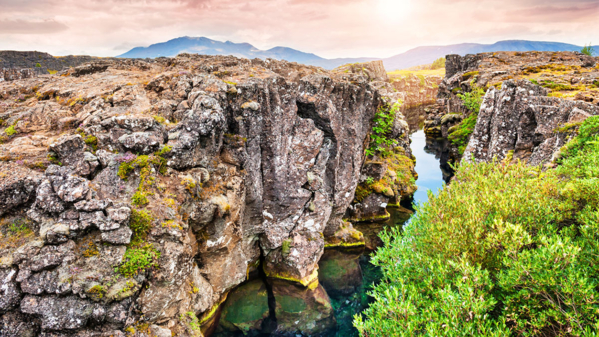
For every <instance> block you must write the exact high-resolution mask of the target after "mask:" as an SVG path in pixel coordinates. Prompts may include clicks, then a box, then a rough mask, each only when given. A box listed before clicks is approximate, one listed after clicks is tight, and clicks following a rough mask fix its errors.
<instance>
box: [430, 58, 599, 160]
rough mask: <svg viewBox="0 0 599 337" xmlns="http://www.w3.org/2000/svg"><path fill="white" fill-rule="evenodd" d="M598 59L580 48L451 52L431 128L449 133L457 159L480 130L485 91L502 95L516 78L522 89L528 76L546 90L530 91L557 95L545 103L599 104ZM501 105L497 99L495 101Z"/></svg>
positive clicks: (432, 133)
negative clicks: (471, 137)
mask: <svg viewBox="0 0 599 337" xmlns="http://www.w3.org/2000/svg"><path fill="white" fill-rule="evenodd" d="M597 61H598V59H597V58H594V57H590V56H587V55H583V54H581V53H577V52H524V53H518V52H496V53H482V54H476V55H466V56H464V57H461V56H458V55H448V56H447V62H446V76H445V79H443V82H442V83H441V84H440V85H439V94H438V101H437V104H436V106H435V107H434V108H433V109H430V110H429V114H428V116H427V120H426V122H425V131H426V132H427V134H429V135H430V136H433V137H443V138H449V139H450V145H451V149H450V150H451V157H452V160H453V161H456V160H459V159H460V158H461V156H462V155H463V153H464V151H465V150H466V145H467V144H468V141H469V139H470V135H471V134H472V132H474V126H475V125H476V120H477V115H478V107H479V106H480V104H481V102H482V99H483V96H484V95H485V93H487V96H488V95H489V92H493V94H492V95H496V93H497V92H498V91H499V90H501V91H502V92H505V93H507V92H512V91H513V89H510V88H512V87H509V86H510V85H511V84H507V85H508V87H506V88H503V87H502V83H506V82H505V81H510V80H513V81H518V82H517V83H519V84H518V85H517V86H518V87H519V88H520V89H518V90H517V91H521V90H524V89H522V88H527V87H529V86H528V85H527V84H526V83H524V82H522V81H528V82H529V83H531V84H533V85H534V87H537V86H538V87H541V88H543V90H544V91H543V90H541V91H538V90H537V89H535V90H534V93H532V94H530V96H539V95H541V96H550V97H551V98H557V99H542V100H540V101H539V102H538V104H539V105H543V104H545V103H547V104H557V103H556V102H562V101H564V100H565V101H572V102H573V101H582V102H586V103H588V104H590V105H594V106H599V63H598V62H597ZM508 83H514V82H508ZM539 90H540V89H539ZM506 95H507V96H505V99H506V100H507V99H512V98H514V96H513V95H515V94H514V93H511V94H506ZM493 97H495V96H493ZM559 99H562V100H559ZM489 104H490V103H488V104H487V108H488V107H489ZM498 104H499V103H493V106H497V105H498ZM560 104H562V103H560ZM563 104H566V105H571V104H572V103H563ZM577 104H579V103H577ZM474 107H475V108H474ZM481 112H482V109H481ZM566 119H568V118H566ZM514 132H515V131H514ZM545 135H546V133H545ZM541 138H542V139H541ZM541 138H539V139H541V140H542V141H544V140H545V138H543V137H541ZM535 146H536V145H535ZM527 148H529V149H530V147H527ZM491 152H493V151H491Z"/></svg>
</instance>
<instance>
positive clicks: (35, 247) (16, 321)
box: [0, 54, 414, 336]
mask: <svg viewBox="0 0 599 337" xmlns="http://www.w3.org/2000/svg"><path fill="white" fill-rule="evenodd" d="M365 67H372V68H373V69H375V68H376V70H377V71H378V72H379V75H380V74H384V68H383V67H382V64H381V63H380V62H375V63H372V64H369V65H365ZM27 77H28V76H25V78H15V79H12V80H7V81H4V82H0V98H1V100H2V101H1V103H0V119H1V120H2V125H3V126H4V132H3V133H2V139H1V141H2V144H1V145H0V158H1V161H0V175H1V177H2V179H1V183H0V216H1V217H2V236H3V240H2V246H1V247H0V252H1V254H0V256H1V258H0V261H1V264H0V266H1V269H0V271H1V273H2V277H1V279H2V295H3V296H2V301H1V302H0V312H1V314H2V325H1V326H2V327H3V328H2V330H3V331H4V334H5V335H20V336H28V335H44V336H54V335H64V334H67V335H77V336H104V335H106V336H112V335H115V336H118V335H124V334H128V335H135V334H137V335H144V334H150V335H157V336H167V335H169V336H170V335H171V334H175V335H181V336H184V335H190V336H200V335H202V334H206V335H210V334H213V333H214V332H215V329H217V328H218V331H221V330H222V329H229V330H231V331H246V332H247V331H249V330H251V329H256V328H258V329H263V330H264V331H268V332H271V333H274V334H278V335H294V336H295V335H296V334H305V335H319V334H325V333H327V332H328V331H330V330H332V329H334V328H335V317H334V315H333V311H332V308H331V303H330V300H329V297H328V295H327V293H326V291H325V290H324V289H323V287H322V285H321V284H320V283H319V280H318V269H319V267H318V264H319V262H321V257H322V256H323V252H324V250H325V247H326V248H327V249H329V250H330V249H332V248H335V247H349V248H351V247H358V248H359V247H364V246H365V244H366V243H365V239H364V236H363V234H362V233H360V232H359V231H357V230H356V229H355V228H353V226H352V223H350V222H348V221H347V219H348V217H351V216H350V215H348V213H347V212H348V209H350V208H352V207H351V206H352V205H353V209H360V207H361V208H362V210H361V211H356V212H354V215H353V216H354V217H356V216H364V217H369V216H370V217H376V216H377V214H378V213H380V212H383V217H384V218H388V217H389V214H388V213H387V211H386V210H385V206H384V205H383V204H384V203H386V202H395V203H399V201H401V200H402V199H405V198H409V196H410V194H411V191H413V189H414V187H413V180H414V179H413V178H412V179H410V178H409V177H411V175H412V174H413V166H414V163H413V161H412V159H411V158H410V148H409V138H408V137H409V135H408V131H409V130H408V125H407V123H406V122H405V121H404V118H403V116H402V115H401V113H400V112H397V117H398V118H396V119H395V120H394V122H393V123H392V125H391V132H392V135H393V139H394V140H395V143H394V145H393V147H392V151H393V153H394V156H393V161H392V162H389V163H387V162H383V163H380V162H377V161H376V157H371V159H370V161H371V163H369V164H367V165H366V168H364V170H365V172H370V171H376V172H378V174H379V176H378V179H380V180H381V182H382V183H384V184H385V185H384V187H383V188H375V189H370V188H367V189H368V190H367V191H364V193H363V194H364V197H365V198H367V199H368V201H367V202H364V203H357V204H356V202H354V194H355V191H356V188H357V187H358V185H359V184H362V185H364V181H365V180H366V178H367V177H368V175H369V174H370V173H366V174H363V167H364V160H365V156H364V151H365V150H366V148H367V147H368V146H369V142H368V137H369V135H370V132H371V129H372V127H373V123H374V119H375V115H376V114H377V113H380V114H387V113H388V110H385V109H389V106H390V105H391V104H394V103H395V102H396V101H397V99H401V98H402V97H403V96H402V95H403V93H397V92H395V91H394V90H392V89H391V87H390V86H389V82H388V81H387V79H386V78H379V77H377V76H376V75H373V76H370V75H368V74H367V73H366V72H365V71H362V67H361V68H360V71H357V70H356V71H347V72H346V71H331V72H327V71H324V70H323V69H321V68H316V67H309V66H302V65H298V64H295V63H288V62H284V61H274V60H266V61H262V60H258V59H255V60H245V59H238V58H235V57H223V56H215V57H207V56H199V55H188V54H183V55H180V56H178V57H176V58H172V59H157V60H144V61H142V60H107V61H102V62H94V63H89V64H84V65H81V66H77V67H72V68H68V69H65V70H63V71H62V72H60V73H58V74H56V75H43V76H33V75H32V76H31V77H29V78H27ZM385 86H387V87H389V89H388V90H385V89H383V87H385ZM385 107H387V108H385ZM390 165H395V166H397V165H403V166H402V167H405V168H407V172H400V171H397V172H396V171H395V170H397V169H398V168H395V169H393V170H392V169H390V168H389V166H390ZM395 166H394V167H395ZM398 173H400V174H401V175H402V177H401V178H398V177H397V175H398ZM372 175H375V173H373V174H372ZM404 175H405V177H403V176H404ZM390 200H391V201H390ZM381 205H383V207H382V208H381ZM369 206H371V207H370V208H369ZM358 213H359V214H361V215H356V214H358ZM329 255H330V254H329ZM248 282H249V283H248ZM325 282H326V281H325ZM241 284H244V285H243V287H242V288H238V286H239V285H241ZM248 289H250V290H251V296H254V297H255V298H256V301H254V302H253V303H255V305H259V306H260V308H261V309H260V310H261V311H259V312H258V316H255V317H254V316H252V317H251V319H250V320H249V321H245V320H244V321H242V322H240V321H239V320H235V319H234V318H235V317H237V318H239V317H240V315H241V314H240V312H239V310H238V311H237V313H236V314H233V316H232V315H231V314H228V313H229V312H230V310H233V311H235V301H236V299H240V298H244V295H243V294H244V291H248ZM233 290H235V291H234V292H232V291H233ZM229 295H230V296H231V298H230V299H229V300H227V298H228V296H229ZM256 296H257V297H256ZM231 306H232V308H233V309H231ZM297 306H300V307H301V308H302V310H301V314H298V312H297ZM241 317H245V316H243V315H241ZM274 317H276V321H275V320H274ZM219 323H220V324H219ZM218 331H217V332H218Z"/></svg>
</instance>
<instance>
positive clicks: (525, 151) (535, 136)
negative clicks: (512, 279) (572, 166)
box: [464, 80, 599, 165]
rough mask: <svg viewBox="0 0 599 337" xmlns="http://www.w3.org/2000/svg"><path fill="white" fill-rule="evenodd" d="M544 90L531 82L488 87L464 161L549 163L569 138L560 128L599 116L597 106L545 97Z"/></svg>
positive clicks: (507, 82)
mask: <svg viewBox="0 0 599 337" xmlns="http://www.w3.org/2000/svg"><path fill="white" fill-rule="evenodd" d="M547 91H548V90H547V89H545V88H542V87H540V86H537V85H535V84H533V83H531V82H530V81H526V80H520V81H512V80H509V81H505V82H503V85H502V87H501V90H497V89H495V88H491V89H489V91H487V94H486V95H485V98H484V100H483V103H482V105H481V108H480V112H479V114H478V120H477V122H476V127H475V129H474V133H473V134H472V137H471V138H470V142H469V143H468V146H467V147H466V151H465V152H464V160H472V159H474V160H475V161H491V160H492V159H493V158H497V159H499V160H501V159H504V158H505V157H506V156H507V154H508V152H510V151H512V152H513V158H515V159H522V160H525V161H526V162H527V163H528V164H530V165H539V164H546V163H549V162H551V161H552V160H553V159H554V157H555V155H556V154H557V153H558V152H559V150H560V148H561V147H562V146H564V145H565V143H566V142H567V141H568V140H569V138H570V137H571V135H570V134H569V133H568V132H560V131H559V130H560V128H564V127H566V126H567V125H569V124H570V125H572V124H573V123H577V122H581V121H584V120H585V119H586V118H588V117H589V116H592V115H598V114H599V107H598V106H596V105H593V104H589V103H586V102H581V101H569V100H564V99H560V98H555V97H547Z"/></svg>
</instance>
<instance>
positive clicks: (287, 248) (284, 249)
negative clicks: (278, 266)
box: [281, 239, 291, 255]
mask: <svg viewBox="0 0 599 337" xmlns="http://www.w3.org/2000/svg"><path fill="white" fill-rule="evenodd" d="M290 246H291V239H287V240H285V241H283V246H282V247H281V253H283V255H289V252H290V251H291V247H290Z"/></svg>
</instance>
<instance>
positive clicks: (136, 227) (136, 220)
mask: <svg viewBox="0 0 599 337" xmlns="http://www.w3.org/2000/svg"><path fill="white" fill-rule="evenodd" d="M153 221H154V218H152V216H151V215H150V213H149V212H148V211H146V210H142V211H138V210H136V209H132V210H131V218H130V220H129V228H131V230H132V231H133V237H132V238H131V245H133V246H135V245H138V244H140V243H142V242H143V241H144V240H145V239H146V237H147V235H148V232H149V231H150V229H151V228H152V223H153Z"/></svg>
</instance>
